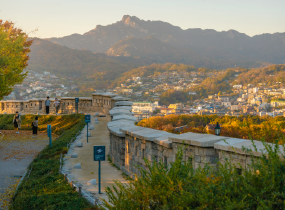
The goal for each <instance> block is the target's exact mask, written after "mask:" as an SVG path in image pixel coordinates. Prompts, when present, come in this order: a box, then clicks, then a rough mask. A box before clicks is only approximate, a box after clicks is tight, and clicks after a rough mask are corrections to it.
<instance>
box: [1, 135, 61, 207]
mask: <svg viewBox="0 0 285 210" xmlns="http://www.w3.org/2000/svg"><path fill="white" fill-rule="evenodd" d="M19 132H20V133H19V134H16V131H6V130H0V133H2V134H3V135H2V134H0V209H7V208H8V202H9V199H10V198H11V195H13V193H14V190H15V188H16V186H17V183H18V182H19V180H20V179H21V176H22V175H23V174H24V172H25V171H26V169H27V167H28V166H29V165H30V163H31V162H32V161H33V159H34V157H35V156H36V155H37V154H38V153H39V152H40V151H41V150H42V149H43V148H44V147H45V146H46V145H48V144H49V138H48V136H47V134H46V133H41V132H39V133H38V136H37V138H32V131H19ZM3 136H4V137H3ZM55 138H56V136H53V139H55Z"/></svg>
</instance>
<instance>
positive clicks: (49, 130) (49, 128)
mask: <svg viewBox="0 0 285 210" xmlns="http://www.w3.org/2000/svg"><path fill="white" fill-rule="evenodd" d="M47 134H48V137H49V146H50V147H51V146H52V139H51V137H52V135H51V125H47Z"/></svg>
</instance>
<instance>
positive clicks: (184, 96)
mask: <svg viewBox="0 0 285 210" xmlns="http://www.w3.org/2000/svg"><path fill="white" fill-rule="evenodd" d="M189 100H190V95H189V94H188V93H187V92H186V91H176V90H167V91H166V92H164V93H162V94H161V95H160V101H159V103H160V104H163V105H167V106H168V105H169V104H175V103H185V102H187V101H189Z"/></svg>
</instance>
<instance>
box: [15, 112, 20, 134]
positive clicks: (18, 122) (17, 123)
mask: <svg viewBox="0 0 285 210" xmlns="http://www.w3.org/2000/svg"><path fill="white" fill-rule="evenodd" d="M13 124H14V128H15V129H16V133H19V128H21V117H20V115H19V113H18V112H16V115H15V116H14V118H13Z"/></svg>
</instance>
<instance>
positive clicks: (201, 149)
mask: <svg viewBox="0 0 285 210" xmlns="http://www.w3.org/2000/svg"><path fill="white" fill-rule="evenodd" d="M205 150H206V149H204V148H199V150H198V151H199V152H198V154H199V155H201V156H203V155H205Z"/></svg>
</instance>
